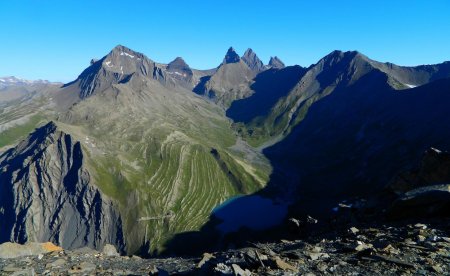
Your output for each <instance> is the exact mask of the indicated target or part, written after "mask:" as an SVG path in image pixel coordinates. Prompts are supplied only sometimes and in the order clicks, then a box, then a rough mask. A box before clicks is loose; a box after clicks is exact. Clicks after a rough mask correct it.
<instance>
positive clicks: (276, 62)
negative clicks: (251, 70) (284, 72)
mask: <svg viewBox="0 0 450 276" xmlns="http://www.w3.org/2000/svg"><path fill="white" fill-rule="evenodd" d="M269 66H270V67H272V68H277V69H282V68H284V67H286V66H285V65H284V63H283V62H282V61H281V59H279V58H278V57H277V56H274V57H270V60H269Z"/></svg>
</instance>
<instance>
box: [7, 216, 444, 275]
mask: <svg viewBox="0 0 450 276" xmlns="http://www.w3.org/2000/svg"><path fill="white" fill-rule="evenodd" d="M293 225H294V227H293V228H291V230H292V231H293V232H292V233H291V236H292V237H297V238H300V237H302V236H304V235H306V236H307V237H306V238H303V239H295V238H293V239H291V240H279V241H278V242H274V243H248V247H245V248H240V249H231V250H228V251H223V252H215V253H204V254H203V257H193V258H179V257H177V258H152V259H141V258H139V257H137V256H132V257H128V256H113V255H114V254H109V253H108V252H107V251H106V252H105V250H104V252H97V251H93V250H91V249H79V250H74V251H53V252H50V253H46V254H38V255H35V256H27V257H19V258H10V259H6V258H5V259H0V271H1V273H0V274H1V275H36V274H37V275H72V274H75V275H76V274H78V275H325V274H334V275H448V273H450V238H449V236H450V229H448V225H450V219H448V218H446V219H435V220H426V221H425V220H423V221H421V222H420V223H419V222H417V221H414V222H402V223H395V224H378V225H376V224H358V223H354V224H351V223H350V224H336V225H340V226H341V227H339V229H338V228H336V229H330V228H328V229H324V228H322V229H314V227H313V228H310V229H308V227H310V226H307V227H306V228H305V227H303V228H302V227H297V228H296V227H295V223H294V224H293ZM291 226H292V225H291ZM310 231H313V232H314V234H312V233H310ZM0 247H1V246H0ZM0 254H3V256H5V255H4V254H5V252H0Z"/></svg>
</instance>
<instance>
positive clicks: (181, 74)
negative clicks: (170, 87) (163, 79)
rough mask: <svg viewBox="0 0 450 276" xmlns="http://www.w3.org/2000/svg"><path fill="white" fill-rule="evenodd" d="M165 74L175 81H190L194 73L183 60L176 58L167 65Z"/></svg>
mask: <svg viewBox="0 0 450 276" xmlns="http://www.w3.org/2000/svg"><path fill="white" fill-rule="evenodd" d="M167 72H168V73H169V74H170V75H172V77H174V78H175V79H183V80H185V81H188V82H189V81H191V79H192V76H193V75H194V73H193V72H192V69H191V67H189V65H188V64H187V63H186V62H185V61H184V59H183V58H181V57H177V58H175V59H174V60H173V61H171V62H170V63H169V64H168V65H167Z"/></svg>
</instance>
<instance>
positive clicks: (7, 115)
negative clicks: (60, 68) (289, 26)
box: [0, 45, 450, 275]
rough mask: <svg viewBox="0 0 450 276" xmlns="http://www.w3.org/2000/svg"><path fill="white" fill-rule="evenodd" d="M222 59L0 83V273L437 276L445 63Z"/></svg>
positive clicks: (447, 85)
mask: <svg viewBox="0 0 450 276" xmlns="http://www.w3.org/2000/svg"><path fill="white" fill-rule="evenodd" d="M220 59H221V58H219V59H218V62H217V63H218V64H217V66H215V67H214V68H211V69H206V70H200V69H195V68H193V67H191V66H190V65H189V64H191V61H190V60H188V61H189V64H188V62H187V61H186V60H187V59H186V60H185V59H184V58H182V57H177V58H175V59H174V60H173V61H171V62H169V63H167V64H165V63H160V62H157V61H154V60H153V59H151V58H150V57H148V56H146V55H144V54H143V53H139V52H137V51H134V50H132V49H130V48H128V47H125V46H122V45H118V46H116V47H114V48H113V49H112V50H110V51H109V52H108V51H105V55H104V56H103V57H101V58H92V60H91V61H90V62H89V60H86V65H87V67H86V69H84V70H83V71H82V72H81V73H80V74H79V76H78V77H77V78H75V79H74V80H73V81H71V82H68V83H65V84H59V83H51V82H42V81H37V82H33V81H22V80H21V81H19V80H18V79H16V78H2V79H0V82H1V83H3V84H2V86H1V87H0V243H1V245H0V271H1V274H2V275H3V274H5V275H70V274H80V275H170V274H184V275H299V274H300V275H313V274H314V275H322V274H336V275H356V274H360V275H380V274H386V275H390V274H405V275H406V274H413V275H422V274H423V275H445V274H448V273H450V268H449V262H448V255H449V252H450V243H449V242H450V240H449V235H450V233H449V227H448V226H449V216H450V213H449V210H450V196H449V195H450V186H449V185H450V153H449V152H450V131H449V129H448V127H445V126H448V125H450V116H449V111H448V110H449V109H448V106H449V104H450V63H449V62H443V63H440V64H434V65H421V66H415V67H405V66H398V65H395V64H392V63H382V62H378V61H375V60H373V59H371V58H369V57H367V56H366V55H364V54H362V53H360V52H357V51H347V52H344V51H338V50H336V51H332V52H330V53H329V54H327V55H326V56H324V57H323V58H321V59H319V60H318V61H317V62H316V63H314V64H312V65H310V66H308V67H302V66H299V65H287V66H286V65H285V64H284V63H283V62H281V60H280V59H279V58H277V57H273V58H271V60H270V62H269V63H268V64H264V63H263V62H262V61H261V59H260V58H259V57H258V56H257V54H256V53H255V52H254V51H253V50H252V49H250V48H249V49H248V50H247V51H245V53H244V54H243V55H242V56H240V55H239V54H238V53H237V51H236V50H235V49H234V48H232V47H231V48H230V49H228V51H227V52H226V54H225V57H224V58H223V60H222V62H220ZM192 64H194V63H192Z"/></svg>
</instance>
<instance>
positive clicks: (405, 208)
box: [386, 148, 450, 219]
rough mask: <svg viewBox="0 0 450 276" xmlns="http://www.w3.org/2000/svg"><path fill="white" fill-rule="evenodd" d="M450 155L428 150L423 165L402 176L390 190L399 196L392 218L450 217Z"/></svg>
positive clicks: (393, 205)
mask: <svg viewBox="0 0 450 276" xmlns="http://www.w3.org/2000/svg"><path fill="white" fill-rule="evenodd" d="M448 183H450V153H449V152H444V151H440V150H438V149H435V148H430V149H428V150H427V151H426V152H425V154H424V156H423V159H422V161H421V163H420V166H419V167H418V168H416V169H413V170H410V171H407V172H403V173H401V174H399V175H398V176H397V177H396V178H395V179H394V181H392V183H391V184H390V185H389V186H388V187H387V189H386V190H387V191H389V192H391V193H394V194H395V195H397V198H396V199H395V200H394V202H393V203H392V205H391V206H390V208H389V209H388V215H389V217H390V218H393V219H398V218H415V217H430V216H450V184H448Z"/></svg>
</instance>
